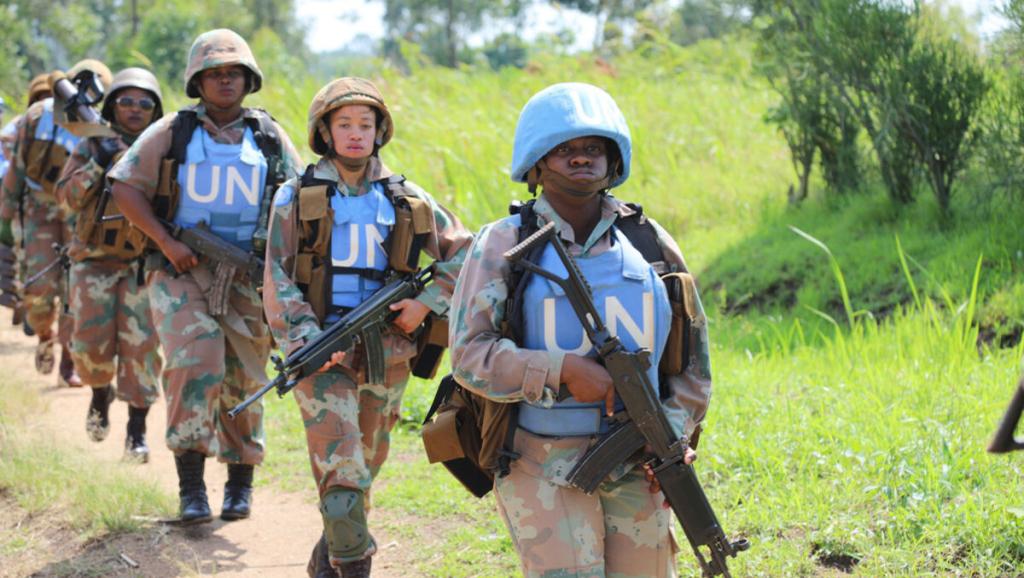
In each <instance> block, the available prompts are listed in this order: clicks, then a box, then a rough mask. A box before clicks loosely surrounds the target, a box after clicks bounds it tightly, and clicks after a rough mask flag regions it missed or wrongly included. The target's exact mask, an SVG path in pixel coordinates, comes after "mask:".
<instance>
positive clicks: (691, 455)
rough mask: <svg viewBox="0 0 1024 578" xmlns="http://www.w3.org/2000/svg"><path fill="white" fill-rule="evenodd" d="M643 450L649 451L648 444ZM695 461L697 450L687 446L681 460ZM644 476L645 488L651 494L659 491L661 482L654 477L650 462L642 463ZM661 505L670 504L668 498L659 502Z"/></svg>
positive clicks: (686, 461)
mask: <svg viewBox="0 0 1024 578" xmlns="http://www.w3.org/2000/svg"><path fill="white" fill-rule="evenodd" d="M644 450H645V451H647V452H650V451H651V448H650V446H648V447H646V448H644ZM695 461H697V452H696V451H694V449H693V448H691V447H689V446H687V448H686V451H685V452H684V453H683V462H684V463H687V464H692V463H693V462H695ZM644 477H646V478H647V483H648V487H647V489H648V490H649V491H650V492H651V493H652V494H657V493H658V492H660V491H661V484H660V483H658V478H656V477H654V470H653V469H652V468H651V465H650V464H644ZM661 505H662V507H664V508H668V507H669V505H670V504H669V503H668V500H665V501H663V502H662V503H661Z"/></svg>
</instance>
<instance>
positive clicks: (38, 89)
mask: <svg viewBox="0 0 1024 578" xmlns="http://www.w3.org/2000/svg"><path fill="white" fill-rule="evenodd" d="M51 90H53V89H52V87H50V75H49V73H45V72H44V73H43V74H37V75H36V76H35V78H33V79H32V82H30V83H28V104H29V105H30V106H31V105H32V103H33V102H35V101H37V100H41V99H43V98H46V97H47V96H49V94H50V91H51Z"/></svg>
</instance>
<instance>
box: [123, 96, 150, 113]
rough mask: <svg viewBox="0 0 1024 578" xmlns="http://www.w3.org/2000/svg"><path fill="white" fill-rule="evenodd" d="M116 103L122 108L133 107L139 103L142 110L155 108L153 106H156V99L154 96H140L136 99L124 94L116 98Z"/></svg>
mask: <svg viewBox="0 0 1024 578" xmlns="http://www.w3.org/2000/svg"><path fill="white" fill-rule="evenodd" d="M114 103H115V104H116V105H117V106H120V107H121V108H131V107H133V106H135V105H136V104H137V105H139V108H141V109H142V110H153V108H155V107H156V101H154V100H153V99H152V98H140V99H138V100H136V99H134V98H132V97H130V96H122V97H120V98H118V99H117V100H115V101H114Z"/></svg>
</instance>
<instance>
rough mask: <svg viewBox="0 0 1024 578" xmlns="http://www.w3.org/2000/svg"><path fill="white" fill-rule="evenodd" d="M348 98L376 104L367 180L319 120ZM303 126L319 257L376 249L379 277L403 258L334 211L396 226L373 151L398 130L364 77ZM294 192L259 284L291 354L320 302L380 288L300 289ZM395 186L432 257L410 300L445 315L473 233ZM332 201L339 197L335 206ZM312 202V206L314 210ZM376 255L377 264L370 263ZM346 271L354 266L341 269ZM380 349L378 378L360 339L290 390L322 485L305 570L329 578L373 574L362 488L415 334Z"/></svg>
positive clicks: (279, 213) (349, 277) (372, 472)
mask: <svg viewBox="0 0 1024 578" xmlns="http://www.w3.org/2000/svg"><path fill="white" fill-rule="evenodd" d="M350 104H351V105H365V106H369V107H371V108H374V109H376V114H377V121H376V135H375V137H374V142H373V143H372V144H373V145H374V150H373V153H372V154H371V155H369V156H367V157H361V158H360V159H358V160H356V164H360V165H361V170H362V171H363V181H362V182H361V183H360V185H359V187H358V188H354V189H353V188H350V187H349V186H348V185H347V184H346V183H345V182H344V181H343V179H342V177H341V175H340V174H339V170H338V168H337V166H336V165H335V161H334V160H332V158H333V157H335V156H336V155H337V153H336V152H335V150H334V143H333V141H332V137H331V133H330V131H329V130H328V129H327V122H326V121H327V120H328V119H329V118H330V116H329V115H330V113H331V112H333V111H334V110H335V109H338V108H341V107H343V106H346V105H350ZM307 128H308V136H309V143H310V148H312V149H313V151H314V152H316V153H317V154H319V155H322V156H323V158H322V159H321V160H320V161H319V162H318V163H317V164H316V165H315V166H310V167H309V168H308V169H307V173H306V176H305V177H303V179H305V178H307V177H310V178H311V179H312V180H314V181H316V182H317V183H322V184H326V187H325V188H324V189H323V192H322V193H321V192H318V191H313V189H310V191H311V192H312V194H313V195H314V196H317V195H319V197H318V199H320V198H323V199H326V200H327V205H328V207H332V208H329V209H328V208H324V209H323V211H320V214H319V216H314V215H312V213H313V212H314V211H310V210H309V209H308V208H307V209H304V212H303V215H306V216H307V217H308V218H316V219H319V220H318V223H319V224H318V225H317V227H318V228H321V227H330V230H329V231H328V233H329V236H330V238H331V239H332V240H331V241H330V242H329V243H328V244H327V249H326V251H325V252H324V254H317V256H316V258H317V259H322V260H326V262H328V263H332V264H333V265H338V266H340V265H341V264H340V263H339V262H338V261H337V260H336V257H337V255H338V253H336V252H335V251H336V250H337V251H339V252H340V253H343V254H344V253H349V254H350V255H352V256H353V257H352V258H353V259H354V261H352V262H349V263H348V265H352V264H353V263H356V262H361V261H360V259H361V257H356V256H355V255H357V254H360V255H362V254H363V253H365V254H367V255H369V254H371V253H372V254H373V255H374V256H376V255H377V254H378V252H379V253H380V255H383V259H384V261H386V262H388V263H389V265H387V267H385V266H384V265H383V264H380V261H374V260H373V259H371V260H369V261H368V262H367V265H366V266H367V267H369V268H371V269H374V272H375V273H380V274H383V273H384V272H385V271H386V270H387V268H388V267H390V263H392V262H393V261H392V258H396V259H398V260H399V261H401V260H403V259H404V258H405V255H397V256H393V255H384V254H383V250H382V247H383V245H380V246H377V247H373V248H371V247H372V246H373V245H372V243H374V242H379V243H382V241H371V240H370V236H369V233H367V237H366V246H365V248H364V249H358V247H360V244H359V243H360V241H359V238H360V237H349V236H348V234H347V231H351V232H352V233H353V234H356V231H358V230H359V228H360V226H361V224H360V219H363V218H364V217H367V215H365V214H363V213H362V210H356V209H351V210H352V214H350V215H347V216H346V217H345V218H343V219H339V220H336V218H337V217H338V216H339V214H338V213H335V211H337V210H342V209H341V207H347V208H349V207H352V206H353V205H358V204H360V203H363V202H367V203H372V202H378V203H382V204H381V205H378V206H377V207H376V208H374V209H372V213H373V215H374V216H373V217H369V218H370V219H371V220H373V223H372V224H366V223H362V225H366V226H367V227H368V230H369V228H371V227H372V228H375V229H374V230H376V231H377V232H378V233H382V234H383V232H384V231H387V234H388V235H390V234H392V233H394V232H395V230H396V228H395V226H394V223H395V221H394V220H391V221H390V222H389V221H388V218H386V217H382V214H386V213H387V212H388V210H391V209H394V208H395V207H396V206H398V204H397V202H396V201H395V200H391V205H390V206H388V202H389V201H388V200H385V199H386V197H384V195H383V194H382V192H381V191H382V190H383V189H382V186H383V185H382V183H384V182H387V181H389V178H390V177H392V176H393V173H392V172H391V171H390V170H389V169H388V168H387V167H386V166H384V164H383V163H382V162H381V161H380V159H379V157H378V156H377V152H378V151H379V148H380V147H382V146H384V145H386V144H387V143H388V141H389V140H390V139H391V136H392V135H393V133H394V125H393V124H392V119H391V115H390V113H389V112H388V108H387V106H386V105H385V104H384V101H383V97H382V96H381V95H380V92H379V91H378V89H377V87H376V86H374V85H373V84H372V83H371V82H369V81H367V80H365V79H359V78H341V79H336V80H334V81H332V82H331V83H329V84H328V85H326V86H325V87H324V88H322V89H321V90H320V92H318V93H317V95H316V96H315V97H314V99H313V102H312V103H311V104H310V111H309V119H308V126H307ZM363 144H369V143H363ZM349 160H352V159H349ZM339 162H343V161H339ZM362 163H365V164H362ZM301 187H302V179H294V180H292V181H289V182H288V183H286V184H285V185H284V186H282V187H281V188H280V189H279V190H278V192H277V194H276V195H275V197H274V209H273V213H272V215H271V224H270V241H269V243H268V245H267V269H266V273H265V280H264V297H265V308H266V314H267V319H268V320H270V327H271V331H272V332H273V334H274V338H275V340H276V341H277V343H278V344H279V345H280V346H281V348H282V349H284V350H286V351H292V350H294V349H295V348H297V347H299V346H301V344H302V343H303V342H304V341H306V340H308V339H310V338H312V337H314V336H316V335H317V334H319V333H320V331H321V321H322V320H321V319H320V317H319V316H318V314H317V311H318V310H320V307H321V306H326V305H329V304H331V303H339V304H340V303H342V302H344V303H345V304H346V305H348V306H353V305H354V304H357V303H359V302H360V300H362V299H365V298H366V297H367V295H369V294H371V293H372V291H373V289H372V288H371V287H374V286H375V285H369V286H366V288H365V292H364V290H363V289H360V290H356V292H354V293H353V292H351V291H348V290H347V289H346V290H342V291H341V292H342V293H346V292H347V293H346V295H347V297H345V298H344V299H343V300H342V301H338V300H336V299H337V298H336V297H332V296H331V295H327V296H325V299H326V303H319V304H315V305H314V304H311V303H310V301H309V299H308V298H307V296H306V295H304V294H303V291H302V289H300V287H299V285H298V281H299V275H298V273H297V271H298V264H299V263H300V261H301V259H300V257H310V256H311V255H310V254H309V253H300V251H302V247H303V246H306V247H308V245H309V241H310V240H309V239H305V240H304V241H302V242H300V233H301V232H302V231H303V230H305V229H304V228H305V227H308V226H310V225H309V221H306V220H303V221H302V222H301V224H300V219H299V214H298V212H299V209H298V207H299V200H300V196H301V195H302V194H303V193H302V192H301ZM402 188H403V191H402V192H401V193H400V194H401V195H404V198H405V199H406V201H408V200H409V199H413V198H414V200H415V203H416V205H417V207H418V209H416V211H419V213H418V214H419V215H420V216H421V217H416V220H417V222H420V218H422V219H423V223H424V224H428V225H429V227H425V228H424V231H426V232H425V233H423V234H424V236H425V243H424V246H423V250H424V251H425V252H426V253H427V254H428V255H430V256H431V257H432V258H433V259H434V260H435V270H434V277H433V282H432V283H431V284H430V285H429V286H427V287H426V288H425V289H424V290H423V291H422V292H421V293H420V294H419V295H418V296H417V297H416V300H417V301H419V302H420V303H421V304H423V305H425V306H426V307H427V308H429V309H430V310H431V311H432V312H433V313H434V314H437V315H440V316H443V315H445V314H446V313H447V311H448V302H449V300H450V298H451V292H452V290H453V288H454V284H455V278H456V276H457V275H458V270H459V268H460V266H461V264H462V260H463V258H464V257H465V253H466V250H467V249H468V247H469V244H470V242H471V239H472V235H471V234H470V233H469V231H467V230H466V229H465V228H464V227H463V226H462V224H461V223H460V222H459V220H458V219H457V218H456V217H455V216H454V215H452V214H451V213H450V212H449V211H448V210H447V209H445V208H444V207H442V206H441V205H439V204H438V203H437V202H436V201H435V200H434V199H433V198H432V197H431V196H430V195H429V194H428V193H427V192H425V191H423V190H422V189H421V188H419V187H418V186H416V185H415V184H413V183H411V182H409V181H404V182H403V184H402ZM393 194H395V197H393V198H392V199H394V198H397V195H398V194H397V193H393ZM374 199H376V201H374ZM335 202H337V203H339V204H338V205H337V206H335V205H334V203H335ZM349 203H353V205H350V204H349ZM314 205H316V203H315V202H314V203H311V205H309V206H314ZM303 206H304V207H307V205H303ZM367 206H369V205H367ZM403 206H405V205H403ZM382 207H386V208H382ZM414 212H415V211H414ZM340 215H345V214H344V213H341V214H340ZM307 217H304V219H305V218H307ZM349 219H351V222H349ZM428 221H429V222H428ZM346 230H347V231H346ZM306 234H307V235H308V234H309V233H306ZM353 238H355V239H356V240H355V242H354V243H353V241H351V240H350V239H353ZM307 250H308V249H307ZM328 253H329V254H328ZM374 258H375V257H374ZM375 262H376V263H378V265H377V266H375V265H374V264H373V263H375ZM333 265H332V266H333ZM355 266H356V267H361V266H362V265H355ZM342 268H351V267H348V266H347V265H346V266H344V267H342ZM332 275H333V274H332V273H331V272H330V270H328V272H327V278H326V280H325V286H331V287H334V283H336V282H337V283H340V284H341V285H342V286H349V285H348V282H349V281H356V280H358V282H357V283H356V284H357V285H359V287H364V285H363V283H364V280H365V279H366V278H365V277H361V276H360V274H358V273H342V272H340V271H338V272H337V276H332ZM302 282H303V283H307V284H310V285H312V284H313V283H316V282H318V281H312V280H309V279H306V280H304V281H302ZM375 282H376V283H379V281H375ZM332 291H334V289H332ZM332 299H334V300H333V301H332ZM349 300H351V301H349ZM320 315H324V316H325V317H326V316H327V313H325V312H322V311H321V313H320ZM382 345H383V350H384V358H385V372H384V376H383V379H382V383H370V377H369V376H368V370H367V363H366V356H365V352H364V350H363V348H362V347H361V346H356V347H355V348H354V349H353V350H352V351H349V352H347V355H346V357H345V359H344V361H343V362H342V363H341V364H340V366H335V367H332V368H331V369H330V370H329V371H328V372H326V373H323V374H319V375H315V376H312V377H310V378H307V379H304V380H302V381H301V382H299V384H298V386H297V387H296V388H295V391H294V393H295V400H296V402H297V403H298V405H299V409H300V411H301V412H302V417H303V423H304V424H305V427H306V442H307V446H308V450H309V456H310V465H311V467H312V470H313V477H314V479H315V480H316V482H317V489H318V490H319V493H320V498H321V513H322V514H323V516H324V528H325V535H324V538H322V539H321V542H320V543H319V544H318V545H317V547H316V548H315V549H314V551H313V556H312V558H311V560H310V566H309V568H308V571H309V574H310V576H314V575H315V576H321V575H334V574H333V570H332V569H331V565H332V564H333V565H334V566H337V567H340V568H341V571H342V574H343V575H346V576H360V577H361V576H368V575H369V570H370V560H371V557H372V555H373V554H374V552H375V551H376V545H375V544H374V543H373V538H372V536H371V535H370V532H369V530H368V528H367V525H366V518H365V511H366V509H368V508H369V504H368V502H369V500H368V494H369V490H370V485H371V483H372V482H373V479H374V478H375V477H376V476H377V474H378V472H379V471H380V468H381V466H382V465H383V463H384V461H385V459H386V458H387V455H388V449H389V444H390V433H391V430H392V428H393V427H394V426H395V423H397V421H398V417H399V412H400V408H401V401H402V394H403V392H404V391H405V386H406V383H407V382H408V379H409V374H410V361H411V360H412V358H413V357H414V355H415V354H416V353H417V344H416V343H415V341H414V340H413V339H412V338H411V337H410V336H408V335H406V334H405V333H404V332H402V331H401V330H400V329H397V328H394V327H392V328H388V329H386V330H385V331H384V334H383V343H382ZM375 379H376V378H375ZM340 503H344V504H345V506H344V507H340V506H337V505H338V504H340ZM328 553H329V554H328Z"/></svg>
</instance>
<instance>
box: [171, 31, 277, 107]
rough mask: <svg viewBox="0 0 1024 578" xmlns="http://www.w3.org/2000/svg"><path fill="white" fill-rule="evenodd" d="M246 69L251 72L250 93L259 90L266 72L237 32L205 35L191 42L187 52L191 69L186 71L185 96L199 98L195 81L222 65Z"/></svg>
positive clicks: (216, 32) (213, 32)
mask: <svg viewBox="0 0 1024 578" xmlns="http://www.w3.org/2000/svg"><path fill="white" fill-rule="evenodd" d="M232 65H238V66H244V67H245V68H247V69H248V70H249V72H251V73H252V87H251V89H250V90H249V92H250V93H253V92H257V91H259V89H260V87H261V86H263V72H261V71H260V67H259V66H257V65H256V58H255V57H254V56H253V55H252V50H250V49H249V45H248V44H247V43H246V42H245V39H244V38H242V37H241V36H239V34H238V33H237V32H235V31H234V30H229V29H227V28H218V29H216V30H210V31H208V32H203V33H202V34H200V35H199V36H198V37H196V40H195V42H193V43H192V49H191V50H189V53H188V67H187V68H186V69H185V94H187V95H188V96H189V97H190V98H199V89H198V88H197V87H196V86H195V84H194V83H193V82H192V80H193V79H194V78H195V76H196V75H197V74H199V73H200V72H202V71H204V70H210V69H213V68H220V67H222V66H232Z"/></svg>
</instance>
